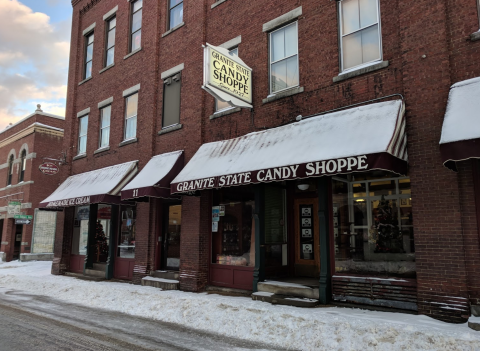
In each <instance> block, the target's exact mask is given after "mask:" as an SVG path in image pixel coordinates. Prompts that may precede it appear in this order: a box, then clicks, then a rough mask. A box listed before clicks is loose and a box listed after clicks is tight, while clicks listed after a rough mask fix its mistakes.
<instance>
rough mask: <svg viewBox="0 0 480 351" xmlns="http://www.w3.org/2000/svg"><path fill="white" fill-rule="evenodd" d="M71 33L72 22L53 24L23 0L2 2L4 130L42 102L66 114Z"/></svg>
mask: <svg viewBox="0 0 480 351" xmlns="http://www.w3.org/2000/svg"><path fill="white" fill-rule="evenodd" d="M55 1H56V0H50V1H49V3H55ZM69 37H70V21H64V22H59V23H56V24H52V23H51V21H50V17H49V16H48V15H46V14H44V13H40V12H33V11H32V10H31V9H30V8H29V7H27V6H25V5H23V4H22V3H20V2H19V1H18V0H0V130H3V128H4V127H5V126H6V125H8V123H10V122H12V123H15V122H16V121H17V120H20V119H21V118H23V117H25V116H26V115H28V114H30V113H32V112H33V111H34V110H35V108H36V104H37V103H40V104H42V109H43V111H45V112H49V113H54V114H56V113H60V112H62V111H63V113H64V107H62V106H64V105H65V97H66V83H67V72H68V56H69V50H70V43H69ZM48 108H51V109H52V110H54V111H55V112H54V111H49V110H48Z"/></svg>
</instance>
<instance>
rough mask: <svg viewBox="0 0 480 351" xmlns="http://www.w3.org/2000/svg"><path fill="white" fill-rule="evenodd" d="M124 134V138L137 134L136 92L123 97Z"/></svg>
mask: <svg viewBox="0 0 480 351" xmlns="http://www.w3.org/2000/svg"><path fill="white" fill-rule="evenodd" d="M125 104H126V107H125V135H124V140H129V139H134V138H135V137H136V136H137V111H138V93H135V94H133V95H130V96H127V97H126V98H125Z"/></svg>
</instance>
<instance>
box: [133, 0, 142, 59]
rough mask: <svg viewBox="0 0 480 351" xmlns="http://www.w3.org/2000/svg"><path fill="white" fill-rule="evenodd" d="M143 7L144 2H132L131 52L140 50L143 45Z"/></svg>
mask: <svg viewBox="0 0 480 351" xmlns="http://www.w3.org/2000/svg"><path fill="white" fill-rule="evenodd" d="M142 7H143V0H136V1H133V2H132V35H131V38H130V52H132V51H135V50H137V49H140V46H141V44H142Z"/></svg>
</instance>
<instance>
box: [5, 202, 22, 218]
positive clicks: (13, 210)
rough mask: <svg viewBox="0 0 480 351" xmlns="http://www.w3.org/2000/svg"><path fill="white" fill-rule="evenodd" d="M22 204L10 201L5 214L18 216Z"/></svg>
mask: <svg viewBox="0 0 480 351" xmlns="http://www.w3.org/2000/svg"><path fill="white" fill-rule="evenodd" d="M21 207H22V203H21V202H19V201H10V202H9V203H8V207H7V213H8V214H9V215H19V214H20V209H21Z"/></svg>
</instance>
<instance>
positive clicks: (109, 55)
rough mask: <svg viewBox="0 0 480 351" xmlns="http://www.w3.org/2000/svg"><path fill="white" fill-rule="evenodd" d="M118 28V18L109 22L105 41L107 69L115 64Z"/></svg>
mask: <svg viewBox="0 0 480 351" xmlns="http://www.w3.org/2000/svg"><path fill="white" fill-rule="evenodd" d="M116 27H117V18H116V17H113V18H110V19H109V20H108V21H107V25H106V28H107V40H106V41H105V44H106V46H105V51H106V55H105V67H107V66H110V65H112V64H113V62H114V54H115V28H116Z"/></svg>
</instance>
